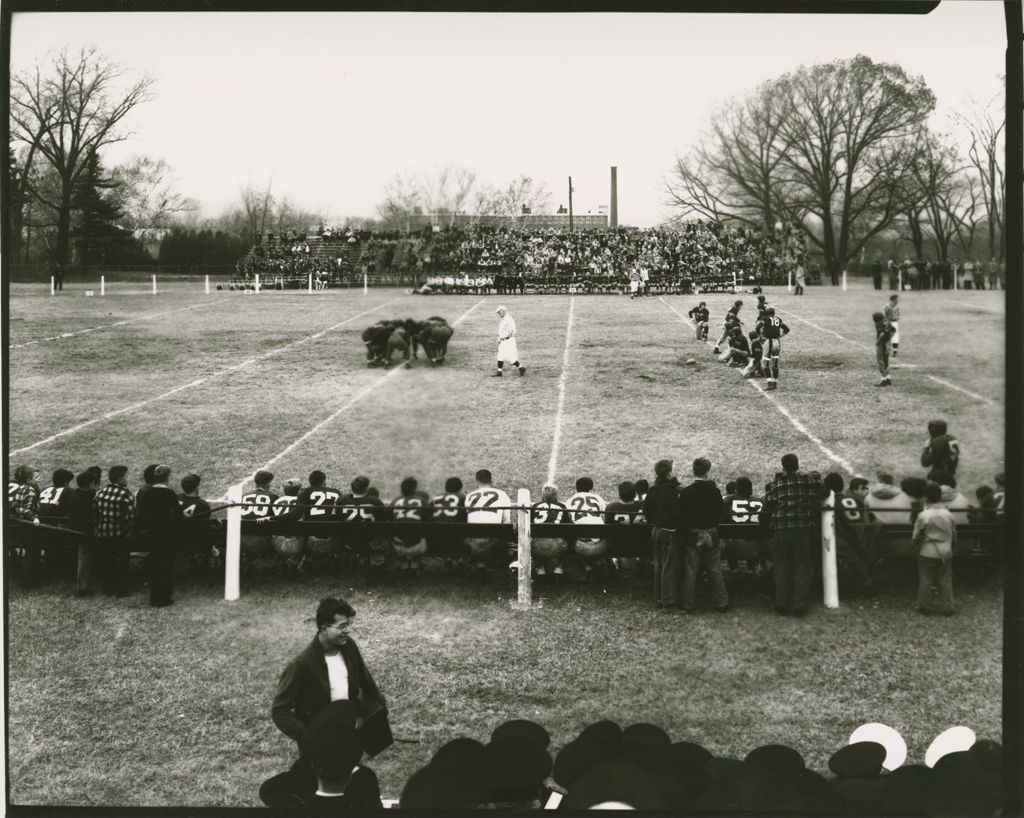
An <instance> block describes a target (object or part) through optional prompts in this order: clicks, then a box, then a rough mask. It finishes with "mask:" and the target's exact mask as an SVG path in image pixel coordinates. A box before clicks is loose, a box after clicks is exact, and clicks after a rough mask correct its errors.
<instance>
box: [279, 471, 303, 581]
mask: <svg viewBox="0 0 1024 818" xmlns="http://www.w3.org/2000/svg"><path fill="white" fill-rule="evenodd" d="M281 491H283V492H284V494H282V495H281V496H280V497H278V498H277V499H276V500H275V501H274V505H273V506H271V513H272V515H273V518H274V519H279V518H280V517H281V516H282V515H283V514H285V513H286V512H287V511H288V509H289V507H290V506H292V505H294V504H295V503H296V501H297V500H298V498H299V492H300V491H302V481H301V480H299V479H298V478H296V477H292V478H290V479H289V480H285V481H284V483H283V484H282V485H281ZM270 543H271V545H272V546H273V548H274V553H275V554H277V555H279V556H281V557H284V558H285V559H284V570H285V571H286V572H290V571H297V570H302V563H303V561H304V560H305V552H306V537H305V536H304V535H302V534H274V535H273V536H271V538H270Z"/></svg>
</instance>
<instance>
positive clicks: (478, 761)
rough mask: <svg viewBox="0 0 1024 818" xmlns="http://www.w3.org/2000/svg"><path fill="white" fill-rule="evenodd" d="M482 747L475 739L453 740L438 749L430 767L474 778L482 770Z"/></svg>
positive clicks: (461, 738) (462, 738)
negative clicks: (454, 771)
mask: <svg viewBox="0 0 1024 818" xmlns="http://www.w3.org/2000/svg"><path fill="white" fill-rule="evenodd" d="M483 751H484V745H483V743H482V742H479V741H477V740H476V739H475V738H467V737H459V738H453V739H452V740H451V741H449V742H448V743H447V744H444V745H442V746H441V747H440V748H438V750H437V752H436V753H434V757H433V758H431V759H430V766H431V767H435V768H438V769H446V770H457V771H458V772H459V773H460V774H461V775H465V776H467V777H475V775H476V773H479V772H481V771H482V770H483Z"/></svg>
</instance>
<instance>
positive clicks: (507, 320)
mask: <svg viewBox="0 0 1024 818" xmlns="http://www.w3.org/2000/svg"><path fill="white" fill-rule="evenodd" d="M497 313H498V318H499V319H500V320H499V321H498V371H497V372H495V373H494V377H496V378H500V377H501V375H502V367H503V366H504V364H505V361H508V362H509V363H511V364H512V366H513V367H516V368H517V369H518V370H519V374H520V375H525V374H526V367H525V366H520V365H519V347H518V345H517V344H516V322H515V319H514V318H513V317H512V316H511V315H510V314H509V311H508V307H498V309H497Z"/></svg>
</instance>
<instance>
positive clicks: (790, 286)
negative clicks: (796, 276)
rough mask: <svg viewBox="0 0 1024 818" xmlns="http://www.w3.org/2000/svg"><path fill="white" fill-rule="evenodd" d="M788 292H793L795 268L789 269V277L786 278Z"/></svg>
mask: <svg viewBox="0 0 1024 818" xmlns="http://www.w3.org/2000/svg"><path fill="white" fill-rule="evenodd" d="M786 292H787V293H791V292H793V268H792V267H791V268H790V269H789V275H788V276H787V277H786Z"/></svg>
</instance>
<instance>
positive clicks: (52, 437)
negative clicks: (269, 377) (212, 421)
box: [10, 298, 398, 456]
mask: <svg viewBox="0 0 1024 818" xmlns="http://www.w3.org/2000/svg"><path fill="white" fill-rule="evenodd" d="M395 301H398V298H393V299H391V301H386V302H384V303H383V304H378V305H377V306H376V307H371V308H370V309H368V310H364V311H363V312H361V313H359V314H358V315H353V316H352V317H351V318H346V319H345V320H344V321H339V322H338V323H337V324H334V325H333V326H330V327H328V328H327V329H324V330H320V332H317V333H314V334H313V335H307V336H306V337H305V338H300V339H299V340H298V341H292V342H290V343H287V344H285V345H284V346H280V347H276V348H274V349H272V350H270V351H269V352H264V353H263V354H262V355H257V356H256V357H255V358H249V359H248V360H246V361H242V362H241V363H240V364H235V365H234V366H229V367H226V368H224V369H219V370H217V371H216V372H214V373H212V374H210V375H207V376H206V377H203V378H198V379H196V380H194V381H192V382H190V383H185V384H182V385H181V386H176V387H174V389H169V390H168V391H166V392H164V393H162V394H160V395H157V396H156V397H153V398H147V399H146V400H144V401H139V402H138V403H133V404H132V405H131V406H125V407H123V408H121V409H115V410H114V411H113V412H107V413H106V414H105V415H100V416H99V417H97V418H93V419H92V420H87V421H86V422H85V423H79V424H78V425H77V426H72V427H71V428H70V429H64V430H63V431H61V432H57V434H54V435H50V436H49V437H48V438H45V439H44V440H38V441H36V442H35V443H33V444H31V445H30V446H23V447H22V448H20V449H14V450H12V451H11V452H10V454H11V455H12V456H13V455H16V454H21V453H22V452H28V451H31V450H32V449H35V448H37V447H39V446H43V445H44V444H46V443H52V442H53V441H55V440H58V439H60V438H62V437H67V436H68V435H71V434H74V433H75V432H80V431H81V430H82V429H87V428H88V427H90V426H94V425H95V424H97V423H100V422H102V421H104V420H110V419H111V418H115V417H117V416H118V415H124V414H127V413H128V412H133V411H135V410H136V409H141V408H142V407H143V406H148V405H149V404H151V403H156V402H157V401H159V400H163V399H164V398H169V397H170V396H171V395H176V394H177V393H178V392H183V391H184V390H186V389H191V388H193V387H195V386H200V385H202V384H204V383H206V382H207V381H211V380H213V379H214V378H219V377H220V376H221V375H227V374H230V373H231V372H234V371H235V370H237V369H241V368H242V367H245V366H249V365H250V364H254V363H256V362H257V361H262V360H264V359H265V358H270V357H271V356H273V355H277V354H279V353H281V352H284V351H285V350H286V349H291V348H292V347H296V346H299V345H300V344H305V343H308V342H309V341H312V340H314V339H316V338H320V337H321V336H323V335H326V334H327V333H328V332H330V331H331V330H335V329H337V328H338V327H341V326H344V325H345V324H347V323H349V322H350V321H355V320H356V319H357V318H361V317H362V316H364V315H366V314H367V313H370V312H373V311H374V310H379V309H380V308H381V307H386V306H387V305H388V304H392V303H394V302H395Z"/></svg>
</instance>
